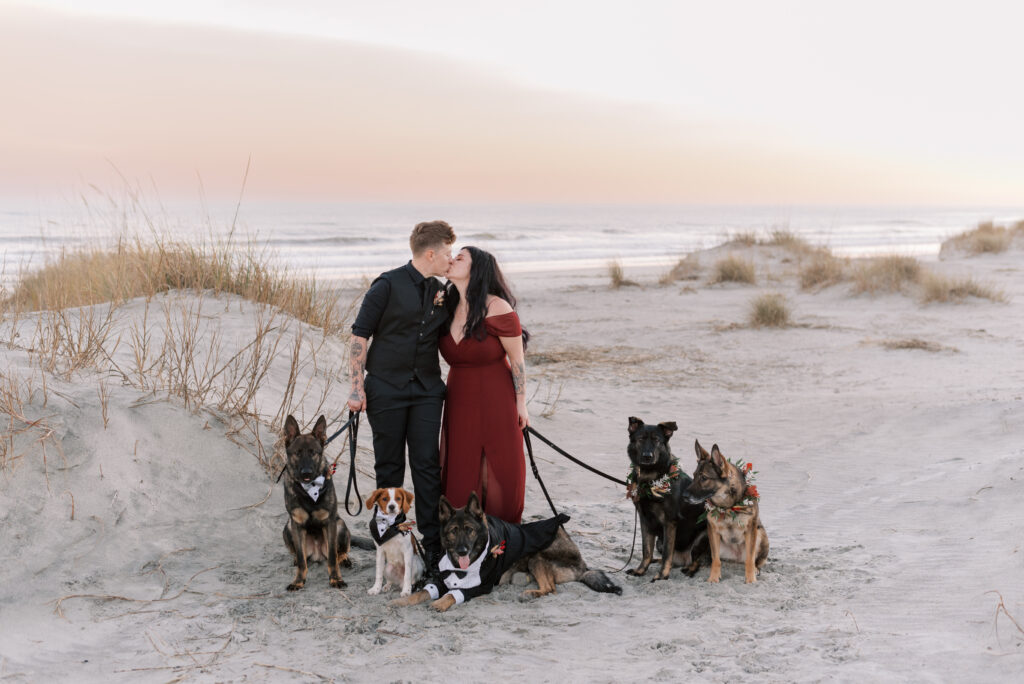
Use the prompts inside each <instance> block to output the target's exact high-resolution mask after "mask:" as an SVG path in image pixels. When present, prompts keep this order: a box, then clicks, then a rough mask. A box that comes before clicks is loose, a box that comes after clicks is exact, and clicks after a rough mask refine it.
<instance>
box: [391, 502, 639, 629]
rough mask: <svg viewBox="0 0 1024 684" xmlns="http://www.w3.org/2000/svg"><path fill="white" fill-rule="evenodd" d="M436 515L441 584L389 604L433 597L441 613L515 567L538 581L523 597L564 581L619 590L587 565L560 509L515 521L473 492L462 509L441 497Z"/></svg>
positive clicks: (502, 579) (540, 593)
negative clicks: (491, 511)
mask: <svg viewBox="0 0 1024 684" xmlns="http://www.w3.org/2000/svg"><path fill="white" fill-rule="evenodd" d="M438 514H439V516H440V519H441V546H442V547H443V548H444V551H445V555H444V556H442V558H441V563H440V565H439V566H438V569H439V572H440V575H441V578H442V581H443V583H444V586H437V585H436V584H432V583H428V584H427V585H426V587H425V588H424V589H423V590H422V591H418V592H415V593H413V594H411V595H410V596H407V597H405V598H400V599H396V600H395V601H392V602H391V603H390V604H389V605H392V606H411V605H415V604H417V603H422V602H424V601H426V600H427V599H430V598H433V599H435V600H434V602H433V604H431V605H432V606H433V607H434V608H435V609H437V610H439V611H441V612H444V611H446V610H448V609H449V608H451V607H452V606H453V605H455V604H456V603H463V602H464V601H468V600H469V599H471V598H473V597H474V596H480V595H482V594H488V593H490V592H491V589H492V588H493V587H494V585H496V584H506V583H507V582H509V581H510V580H511V578H512V574H513V573H515V572H516V571H519V572H529V573H530V574H531V575H533V578H534V579H535V580H536V581H537V587H538V588H537V589H529V590H527V591H524V592H523V594H522V595H523V597H525V598H535V597H539V596H544V595H545V594H550V593H553V592H554V591H555V585H556V584H564V583H566V582H582V583H584V584H586V585H587V586H588V587H590V588H591V589H593V590H594V591H600V592H607V593H613V594H621V593H622V588H621V587H619V586H618V585H616V584H615V583H614V582H612V581H611V579H609V578H608V576H607V575H606V574H604V572H603V571H601V570H592V569H589V568H588V567H587V564H586V563H585V562H584V561H583V557H582V556H581V555H580V550H579V547H578V546H576V543H575V542H574V541H573V540H572V539H571V538H570V537H569V535H568V534H567V533H566V531H565V530H564V529H563V528H562V523H564V522H566V521H568V520H569V516H567V515H565V514H564V513H563V514H560V515H558V516H556V517H554V518H548V519H546V520H538V521H536V522H530V523H526V524H523V525H515V524H513V523H508V522H505V521H504V520H500V519H498V518H495V517H494V516H490V515H487V514H486V513H484V510H483V507H482V506H481V505H480V500H479V499H478V498H477V496H476V492H473V493H471V494H470V495H469V501H468V502H467V503H466V505H465V506H464V507H463V508H455V507H453V506H452V505H451V504H450V503H449V502H448V499H446V498H445V497H444V496H442V497H441V501H440V504H439V506H438Z"/></svg>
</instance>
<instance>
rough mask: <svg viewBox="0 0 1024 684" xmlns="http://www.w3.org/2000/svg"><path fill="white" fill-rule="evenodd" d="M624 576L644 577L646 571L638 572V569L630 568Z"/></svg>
mask: <svg viewBox="0 0 1024 684" xmlns="http://www.w3.org/2000/svg"><path fill="white" fill-rule="evenodd" d="M626 574H627V575H629V576H631V577H643V576H644V575H646V574H647V571H646V570H639V569H634V568H630V569H629V570H627V571H626Z"/></svg>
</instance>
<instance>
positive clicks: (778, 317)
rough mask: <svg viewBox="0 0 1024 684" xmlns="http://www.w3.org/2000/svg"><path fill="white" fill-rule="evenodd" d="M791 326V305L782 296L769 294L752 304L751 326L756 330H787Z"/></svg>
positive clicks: (773, 293) (774, 293)
mask: <svg viewBox="0 0 1024 684" xmlns="http://www.w3.org/2000/svg"><path fill="white" fill-rule="evenodd" d="M789 324H790V311H789V305H788V304H787V303H786V298H785V297H783V296H782V295H781V294H779V293H777V292H769V293H767V294H763V295H761V296H759V297H756V298H754V299H753V300H752V301H751V302H750V325H752V326H754V327H755V328H785V327H787V326H788V325H789Z"/></svg>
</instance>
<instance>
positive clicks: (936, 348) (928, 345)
mask: <svg viewBox="0 0 1024 684" xmlns="http://www.w3.org/2000/svg"><path fill="white" fill-rule="evenodd" d="M881 345H882V346H883V347H885V348H886V349H918V350H921V351H928V352H940V351H943V350H944V349H946V348H945V347H943V346H942V345H941V344H936V343H935V342H929V341H927V340H922V339H921V338H919V337H908V338H902V339H893V340H883V341H882V342H881Z"/></svg>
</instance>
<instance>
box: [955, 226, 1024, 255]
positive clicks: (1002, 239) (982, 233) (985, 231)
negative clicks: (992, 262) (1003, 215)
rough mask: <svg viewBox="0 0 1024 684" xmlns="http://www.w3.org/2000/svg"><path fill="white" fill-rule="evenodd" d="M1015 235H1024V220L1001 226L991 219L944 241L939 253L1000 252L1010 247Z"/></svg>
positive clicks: (974, 253) (975, 253)
mask: <svg viewBox="0 0 1024 684" xmlns="http://www.w3.org/2000/svg"><path fill="white" fill-rule="evenodd" d="M1015 235H1024V221H1019V222H1017V223H1016V224H1014V225H1013V226H1009V227H1007V226H999V225H996V224H994V223H992V222H991V221H985V222H983V223H979V224H978V225H977V226H976V227H975V228H973V229H971V230H968V231H964V232H963V233H960V234H958V235H954V236H953V237H951V238H949V239H948V240H945V241H943V243H942V247H941V248H940V250H939V253H940V254H942V253H944V252H948V251H959V252H964V253H966V254H970V255H972V256H973V255H978V254H998V253H1000V252H1005V251H1006V250H1007V249H1009V248H1010V244H1011V243H1012V242H1013V239H1014V236H1015Z"/></svg>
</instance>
